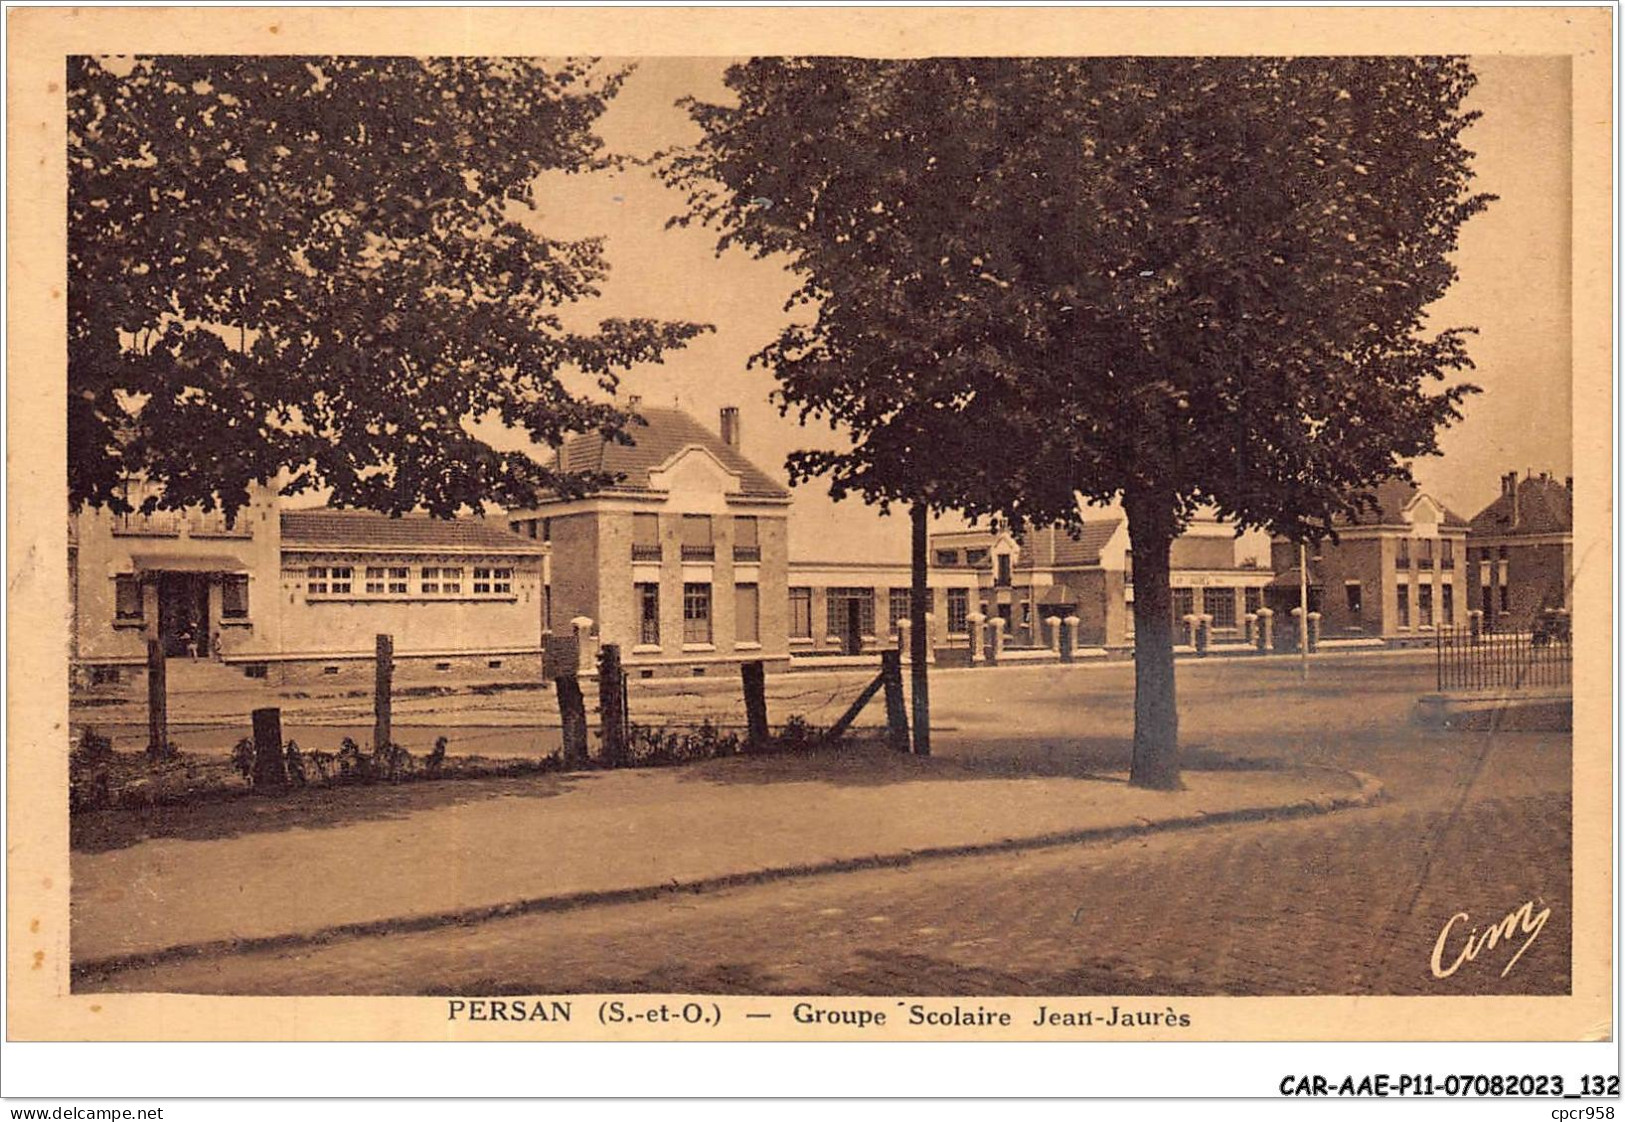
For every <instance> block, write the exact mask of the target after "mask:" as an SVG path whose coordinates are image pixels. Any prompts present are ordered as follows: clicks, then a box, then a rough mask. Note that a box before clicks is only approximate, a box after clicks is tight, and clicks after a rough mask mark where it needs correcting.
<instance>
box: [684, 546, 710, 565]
mask: <svg viewBox="0 0 1625 1122" xmlns="http://www.w3.org/2000/svg"><path fill="white" fill-rule="evenodd" d="M716 557H717V547H716V546H714V545H685V546H683V560H684V561H715V560H716Z"/></svg>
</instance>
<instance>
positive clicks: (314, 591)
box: [305, 565, 355, 596]
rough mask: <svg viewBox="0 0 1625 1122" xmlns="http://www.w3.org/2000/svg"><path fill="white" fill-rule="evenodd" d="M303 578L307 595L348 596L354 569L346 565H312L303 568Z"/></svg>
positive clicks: (353, 577)
mask: <svg viewBox="0 0 1625 1122" xmlns="http://www.w3.org/2000/svg"><path fill="white" fill-rule="evenodd" d="M305 580H306V585H305V592H306V594H307V595H309V596H348V595H350V589H351V587H352V585H353V583H354V581H355V570H354V569H352V568H351V567H350V566H348V565H312V566H311V567H310V568H309V569H307V570H305Z"/></svg>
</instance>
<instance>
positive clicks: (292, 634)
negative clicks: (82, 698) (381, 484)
mask: <svg viewBox="0 0 1625 1122" xmlns="http://www.w3.org/2000/svg"><path fill="white" fill-rule="evenodd" d="M136 497H137V498H139V496H136ZM546 585H547V556H546V549H545V547H544V546H542V545H540V544H539V543H535V542H531V541H527V540H524V539H521V538H519V537H517V536H515V535H513V534H511V533H509V532H508V531H507V530H505V529H503V528H501V527H500V526H498V525H492V524H489V523H486V522H483V521H481V520H479V519H456V520H450V521H447V520H440V519H432V518H428V517H425V516H416V515H407V516H404V517H400V518H391V517H389V516H386V515H382V514H374V513H370V512H360V511H337V510H283V509H280V504H279V503H278V501H277V499H276V497H275V495H274V493H273V492H272V491H271V490H270V489H268V488H260V489H257V490H256V491H255V492H254V493H253V495H252V496H251V498H250V502H249V504H248V506H247V507H245V508H244V509H243V510H241V511H239V512H238V513H237V516H236V517H235V518H234V519H230V520H227V519H226V518H224V517H223V516H222V515H220V514H219V513H218V512H203V511H196V510H185V511H159V512H155V513H152V514H147V515H143V514H128V515H117V514H113V513H111V512H109V511H106V510H96V509H87V510H85V511H82V512H80V513H79V514H78V515H76V516H73V517H71V518H70V519H69V588H70V593H71V606H72V629H73V657H74V662H75V665H76V667H77V668H78V669H79V671H80V675H81V676H82V677H83V678H85V679H86V680H89V681H93V682H94V681H102V682H110V681H117V680H120V679H121V678H124V677H126V676H128V675H132V674H135V675H139V674H140V673H141V672H143V670H144V667H145V665H146V661H147V643H148V641H149V640H153V639H156V640H157V641H158V642H159V644H160V645H161V648H162V650H163V652H164V654H165V656H166V657H167V658H169V659H173V660H178V661H179V663H180V667H178V668H177V672H178V673H180V674H182V675H183V676H184V675H186V674H188V673H192V672H190V671H187V670H185V669H184V667H186V666H189V665H196V666H199V667H207V666H209V665H211V664H212V665H215V666H218V667H220V668H223V670H224V671H229V672H230V673H231V674H234V675H236V676H239V677H247V678H251V679H261V680H266V681H269V682H272V683H273V684H281V683H288V682H297V681H302V680H306V679H309V678H332V677H339V678H347V677H358V678H370V675H371V673H372V660H373V658H374V654H375V649H376V646H375V644H376V636H378V635H380V634H384V635H389V636H391V637H392V639H393V643H394V650H395V661H396V665H397V668H398V669H399V670H400V672H401V673H402V674H403V675H404V676H405V677H408V678H411V677H415V676H417V675H419V674H424V675H436V674H446V673H451V674H457V675H467V674H470V673H473V674H477V675H479V676H496V677H502V676H506V675H509V674H529V675H534V674H537V673H539V672H540V653H541V644H542V624H543V611H544V608H545V602H546ZM499 671H500V672H502V673H494V672H499ZM197 673H202V671H201V670H200V671H198V672H197Z"/></svg>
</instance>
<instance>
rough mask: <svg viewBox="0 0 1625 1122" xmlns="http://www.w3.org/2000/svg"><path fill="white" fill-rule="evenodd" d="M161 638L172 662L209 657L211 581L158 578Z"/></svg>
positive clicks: (183, 576) (186, 576) (184, 575)
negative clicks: (174, 659)
mask: <svg viewBox="0 0 1625 1122" xmlns="http://www.w3.org/2000/svg"><path fill="white" fill-rule="evenodd" d="M158 638H159V640H160V641H161V642H162V643H163V646H164V654H165V655H166V656H167V657H169V658H178V657H182V656H190V655H196V656H197V657H199V658H201V657H204V656H206V655H207V654H208V653H209V580H208V577H206V576H204V575H203V574H201V573H159V574H158Z"/></svg>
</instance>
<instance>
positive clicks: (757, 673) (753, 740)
mask: <svg viewBox="0 0 1625 1122" xmlns="http://www.w3.org/2000/svg"><path fill="white" fill-rule="evenodd" d="M739 677H740V678H741V679H742V680H743V682H744V684H745V724H746V726H747V729H748V731H747V733H746V743H747V744H748V745H749V746H750V747H752V748H760V747H762V746H763V745H765V744H766V743H767V741H768V736H769V733H768V728H767V666H766V665H765V664H764V663H762V662H759V661H758V662H742V663H740V664H739Z"/></svg>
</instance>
